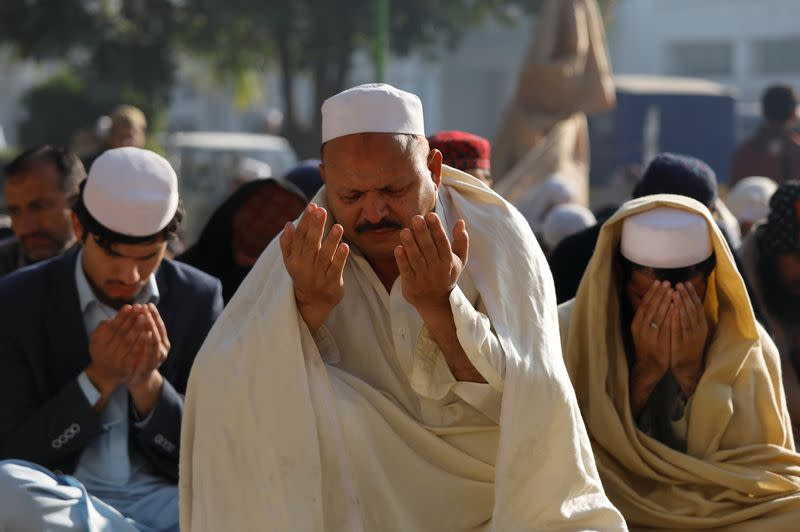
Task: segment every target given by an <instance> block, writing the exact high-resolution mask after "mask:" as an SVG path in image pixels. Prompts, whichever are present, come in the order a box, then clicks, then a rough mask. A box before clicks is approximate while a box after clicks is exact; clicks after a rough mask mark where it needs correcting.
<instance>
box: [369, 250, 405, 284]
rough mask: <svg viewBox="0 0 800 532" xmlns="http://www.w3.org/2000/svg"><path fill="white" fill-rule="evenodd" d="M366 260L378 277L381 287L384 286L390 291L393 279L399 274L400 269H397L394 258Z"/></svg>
mask: <svg viewBox="0 0 800 532" xmlns="http://www.w3.org/2000/svg"><path fill="white" fill-rule="evenodd" d="M367 262H369V265H370V266H372V269H373V271H374V272H375V274H376V275H377V276H378V279H380V281H381V283H382V284H383V287H384V288H386V291H387V292H391V291H392V285H394V282H395V280H397V278H398V277H399V276H400V270H398V268H397V262H396V261H395V260H394V258H392V259H388V260H380V261H373V260H370V259H367Z"/></svg>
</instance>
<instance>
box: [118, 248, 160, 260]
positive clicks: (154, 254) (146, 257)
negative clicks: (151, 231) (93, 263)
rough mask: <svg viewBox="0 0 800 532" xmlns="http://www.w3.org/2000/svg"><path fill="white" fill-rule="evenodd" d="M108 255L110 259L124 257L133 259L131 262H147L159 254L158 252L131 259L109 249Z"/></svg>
mask: <svg viewBox="0 0 800 532" xmlns="http://www.w3.org/2000/svg"><path fill="white" fill-rule="evenodd" d="M108 253H109V254H110V255H111V256H112V257H124V258H126V259H133V260H149V259H152V258H153V257H156V256H157V255H158V253H159V252H158V251H154V252H153V253H150V254H149V255H143V256H141V257H133V256H131V255H123V254H122V253H117V252H116V251H114V250H113V249H109V250H108Z"/></svg>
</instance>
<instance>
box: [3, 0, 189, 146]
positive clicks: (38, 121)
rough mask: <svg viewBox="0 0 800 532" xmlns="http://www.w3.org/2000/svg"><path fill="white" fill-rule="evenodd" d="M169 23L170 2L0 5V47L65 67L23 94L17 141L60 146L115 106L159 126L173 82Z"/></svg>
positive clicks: (24, 0)
mask: <svg viewBox="0 0 800 532" xmlns="http://www.w3.org/2000/svg"><path fill="white" fill-rule="evenodd" d="M174 24H175V5H174V3H173V2H171V1H168V0H131V1H110V0H4V1H2V2H0V43H2V44H10V45H11V46H12V47H13V49H14V50H15V51H16V52H17V54H18V55H19V56H20V57H21V58H30V59H37V60H44V59H56V60H61V61H62V62H63V64H64V72H62V73H60V74H58V75H57V76H56V77H55V78H53V79H51V80H48V81H47V82H45V83H44V84H42V85H40V86H38V87H35V88H34V89H33V90H31V92H30V93H29V94H28V95H27V96H26V98H25V105H26V107H27V110H28V114H29V118H28V120H26V122H25V123H24V124H23V126H22V130H21V131H20V135H21V137H22V140H23V142H24V143H26V144H28V143H34V142H43V141H52V142H59V143H64V142H65V141H68V140H69V137H68V135H67V134H66V133H65V131H71V132H74V130H75V128H77V127H82V126H86V125H91V124H92V123H93V121H94V120H95V119H96V118H97V117H98V116H99V115H101V114H104V113H108V112H109V111H110V110H111V108H112V107H113V106H114V105H117V104H119V103H129V104H133V105H136V106H138V107H140V108H141V109H142V110H143V111H144V112H145V114H146V115H147V116H148V118H150V122H154V121H155V122H156V123H157V122H158V117H159V116H160V115H161V114H162V113H163V111H164V110H165V108H166V105H167V104H168V102H169V94H170V90H171V88H172V84H173V80H174V70H175V64H174V59H173V56H174V48H175V37H176V31H175V27H174ZM84 113H86V114H84ZM54 117H55V119H54ZM154 119H155V120H154Z"/></svg>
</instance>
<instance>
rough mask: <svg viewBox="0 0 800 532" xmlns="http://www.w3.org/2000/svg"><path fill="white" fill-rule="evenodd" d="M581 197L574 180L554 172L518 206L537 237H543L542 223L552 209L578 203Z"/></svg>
mask: <svg viewBox="0 0 800 532" xmlns="http://www.w3.org/2000/svg"><path fill="white" fill-rule="evenodd" d="M579 197H580V194H578V191H576V190H575V187H574V185H573V184H572V182H571V181H570V180H568V179H566V178H563V177H561V176H559V175H558V174H553V175H550V176H548V177H546V178H545V179H544V180H543V181H542V182H540V183H538V184H537V185H536V186H535V187H533V188H532V189H531V190H530V192H528V194H527V195H526V196H525V197H524V198H522V200H521V201H520V202H519V204H518V205H517V206H516V207H517V209H519V212H520V213H522V216H524V217H525V220H527V221H528V225H530V226H531V230H532V231H533V234H534V235H536V238H538V239H539V240H541V238H542V223H544V219H545V218H546V217H547V215H548V214H549V213H550V211H551V210H552V209H553V208H555V207H557V206H558V205H563V204H567V203H576V202H577V201H578V199H579Z"/></svg>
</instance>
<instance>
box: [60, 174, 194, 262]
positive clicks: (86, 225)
mask: <svg viewBox="0 0 800 532" xmlns="http://www.w3.org/2000/svg"><path fill="white" fill-rule="evenodd" d="M85 185H86V182H85V181H84V182H83V183H81V186H80V193H79V194H78V198H77V199H76V200H75V203H74V205H73V206H72V212H74V213H75V215H76V216H77V217H78V221H79V222H80V223H81V226H82V227H83V237H82V240H83V241H84V242H86V238H87V236H88V235H89V234H90V233H91V235H92V236H93V237H94V239H95V241H96V242H97V243H98V244H99V245H100V246H101V247H102V248H103V249H105V250H106V251H111V246H113V245H114V244H149V243H152V242H155V241H156V240H158V239H160V238H163V239H164V240H166V241H170V240H173V239H175V238H177V237H178V229H180V225H181V221H183V216H184V211H183V206H182V205H181V204H178V210H177V211H175V215H174V216H173V217H172V220H170V222H169V223H168V224H167V225H166V227H164V229H162V230H161V231H159V232H157V233H155V234H152V235H148V236H130V235H123V234H122V233H118V232H116V231H113V230H111V229H109V228H107V227H106V226H104V225H103V224H101V223H100V222H98V221H97V219H95V217H94V216H92V214H91V213H90V212H89V209H87V208H86V204H85V203H84V201H83V191H84V189H85V188H86V187H85Z"/></svg>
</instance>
